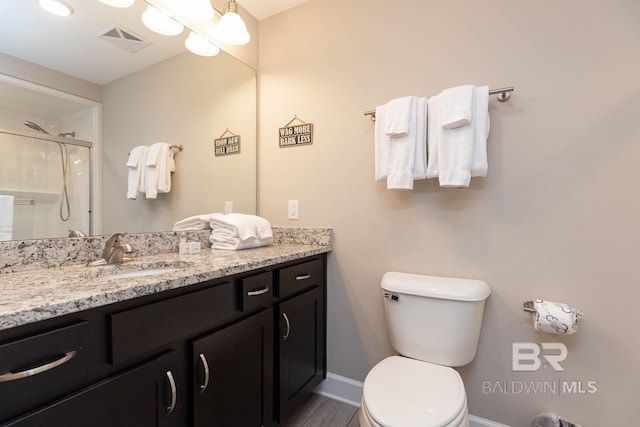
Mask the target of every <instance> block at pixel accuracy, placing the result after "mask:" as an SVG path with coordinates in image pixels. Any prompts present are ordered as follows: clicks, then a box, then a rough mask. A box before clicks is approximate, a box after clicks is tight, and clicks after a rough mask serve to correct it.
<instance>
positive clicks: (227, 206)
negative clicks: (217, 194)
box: [224, 202, 233, 214]
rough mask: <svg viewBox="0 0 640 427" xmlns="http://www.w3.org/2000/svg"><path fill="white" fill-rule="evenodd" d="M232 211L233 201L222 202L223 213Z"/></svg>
mask: <svg viewBox="0 0 640 427" xmlns="http://www.w3.org/2000/svg"><path fill="white" fill-rule="evenodd" d="M232 212H233V202H224V213H225V214H230V213H232Z"/></svg>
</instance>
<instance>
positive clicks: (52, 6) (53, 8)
mask: <svg viewBox="0 0 640 427" xmlns="http://www.w3.org/2000/svg"><path fill="white" fill-rule="evenodd" d="M38 4H39V5H40V7H41V8H43V9H44V10H46V11H47V12H49V13H53V14H54V15H58V16H69V15H73V7H71V5H70V4H69V3H67V2H66V1H64V0H39V2H38Z"/></svg>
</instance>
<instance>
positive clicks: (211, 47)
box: [184, 31, 220, 56]
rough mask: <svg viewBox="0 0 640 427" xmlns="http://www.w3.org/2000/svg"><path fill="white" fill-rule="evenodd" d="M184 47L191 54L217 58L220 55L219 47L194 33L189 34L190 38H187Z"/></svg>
mask: <svg viewBox="0 0 640 427" xmlns="http://www.w3.org/2000/svg"><path fill="white" fill-rule="evenodd" d="M184 45H185V46H186V47H187V49H189V50H190V51H191V52H193V53H195V54H196V55H200V56H216V55H217V54H218V53H220V48H219V47H218V46H216V45H215V44H213V43H211V42H210V41H209V40H207V39H206V38H204V37H202V36H201V35H200V34H196V33H194V32H193V31H192V32H191V34H189V37H187V40H186V41H185V42H184Z"/></svg>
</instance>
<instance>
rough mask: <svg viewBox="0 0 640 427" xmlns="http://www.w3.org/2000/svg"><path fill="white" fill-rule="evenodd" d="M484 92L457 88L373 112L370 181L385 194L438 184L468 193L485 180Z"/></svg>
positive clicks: (409, 98)
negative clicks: (380, 184) (382, 185)
mask: <svg viewBox="0 0 640 427" xmlns="http://www.w3.org/2000/svg"><path fill="white" fill-rule="evenodd" d="M488 110H489V87H488V86H482V87H476V86H472V85H465V86H458V87H455V88H450V89H446V90H444V91H442V92H441V93H440V94H438V95H436V96H433V97H431V98H430V99H428V100H427V99H426V98H419V97H415V96H407V97H403V98H397V99H394V100H392V101H389V102H388V103H387V104H385V105H380V106H378V107H377V108H376V131H375V179H376V181H383V180H385V179H386V181H387V188H388V189H390V190H411V189H413V181H414V180H418V179H425V178H438V179H439V182H440V185H441V186H443V187H456V188H464V187H468V186H469V183H470V181H471V177H474V176H486V175H487V169H488V166H487V137H488V136H489V111H488Z"/></svg>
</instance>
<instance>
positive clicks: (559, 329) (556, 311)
mask: <svg viewBox="0 0 640 427" xmlns="http://www.w3.org/2000/svg"><path fill="white" fill-rule="evenodd" d="M533 308H534V310H535V311H536V312H535V313H533V329H535V330H536V331H539V332H547V333H550V334H559V335H571V334H574V333H576V332H577V331H578V319H579V318H580V317H582V316H584V314H583V313H582V312H581V311H580V310H577V309H575V308H573V307H569V306H568V305H567V304H564V303H559V302H552V301H545V300H541V299H536V300H534V301H533Z"/></svg>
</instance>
